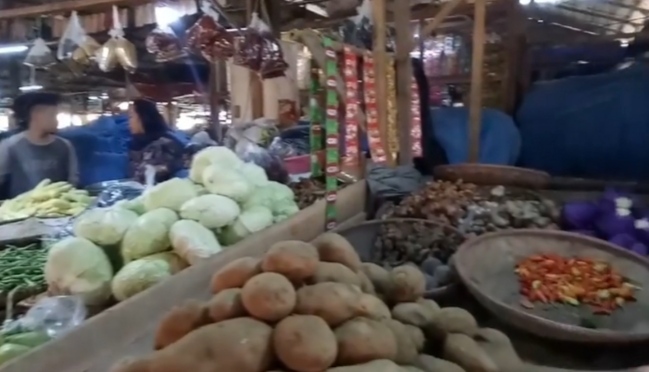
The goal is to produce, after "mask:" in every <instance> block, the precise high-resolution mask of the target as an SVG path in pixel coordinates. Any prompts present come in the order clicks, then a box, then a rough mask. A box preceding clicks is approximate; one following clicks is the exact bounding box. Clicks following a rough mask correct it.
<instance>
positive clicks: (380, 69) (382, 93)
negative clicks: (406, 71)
mask: <svg viewBox="0 0 649 372" xmlns="http://www.w3.org/2000/svg"><path fill="white" fill-rule="evenodd" d="M385 3H386V0H374V1H372V19H373V20H374V45H373V55H374V78H375V82H376V106H377V111H378V112H377V114H378V115H377V116H378V120H379V127H380V128H381V140H382V142H383V148H384V149H385V150H386V153H387V154H389V155H388V164H389V165H390V166H394V165H395V158H394V156H395V155H396V154H393V153H392V152H391V151H390V146H389V145H390V143H389V135H388V84H387V79H386V77H387V71H388V56H387V54H386V51H385V45H386V43H387V22H386V4H385ZM389 68H392V66H390V67H389Z"/></svg>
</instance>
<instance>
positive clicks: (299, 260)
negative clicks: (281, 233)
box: [261, 240, 319, 283]
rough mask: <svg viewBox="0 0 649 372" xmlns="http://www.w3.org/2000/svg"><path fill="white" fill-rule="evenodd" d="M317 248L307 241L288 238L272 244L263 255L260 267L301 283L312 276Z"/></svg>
mask: <svg viewBox="0 0 649 372" xmlns="http://www.w3.org/2000/svg"><path fill="white" fill-rule="evenodd" d="M318 262H319V258H318V250H317V249H316V248H315V247H314V246H312V245H311V244H309V243H305V242H301V241H299V240H289V241H283V242H278V243H275V244H273V245H272V246H271V247H270V249H269V250H268V252H266V254H265V255H264V258H263V260H262V262H261V268H262V270H263V271H265V272H273V273H279V274H282V275H284V276H285V277H287V278H289V279H290V280H291V281H294V282H296V283H301V282H302V281H303V280H304V279H306V278H308V277H310V276H313V274H314V273H315V271H316V267H317V265H318Z"/></svg>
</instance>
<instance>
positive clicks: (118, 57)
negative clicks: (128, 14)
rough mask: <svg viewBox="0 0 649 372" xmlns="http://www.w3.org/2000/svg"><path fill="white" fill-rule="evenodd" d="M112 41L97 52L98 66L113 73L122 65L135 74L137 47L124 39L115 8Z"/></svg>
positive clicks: (110, 33)
mask: <svg viewBox="0 0 649 372" xmlns="http://www.w3.org/2000/svg"><path fill="white" fill-rule="evenodd" d="M108 34H109V35H110V39H108V41H107V42H105V43H104V45H102V47H101V48H100V49H99V50H98V51H97V55H96V58H97V64H98V65H99V68H100V69H101V70H102V71H105V72H107V71H111V70H113V69H114V68H115V67H117V65H118V64H119V65H121V66H122V67H123V68H124V69H125V70H126V71H128V72H130V73H133V72H135V69H136V68H137V52H136V50H135V45H133V44H132V43H131V42H130V41H128V40H126V39H125V38H124V30H123V29H122V24H121V22H120V20H119V12H118V10H117V7H116V6H113V28H112V29H111V30H110V31H109V32H108Z"/></svg>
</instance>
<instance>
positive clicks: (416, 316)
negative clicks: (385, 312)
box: [392, 302, 433, 327]
mask: <svg viewBox="0 0 649 372" xmlns="http://www.w3.org/2000/svg"><path fill="white" fill-rule="evenodd" d="M392 317H393V318H394V319H396V320H398V321H400V322H401V323H404V324H410V325H414V326H416V327H424V326H426V325H428V324H430V323H431V322H432V321H433V315H432V314H431V313H430V312H429V311H427V309H426V308H425V307H424V306H423V305H420V304H418V303H416V302H402V303H400V304H397V305H395V306H394V307H393V308H392Z"/></svg>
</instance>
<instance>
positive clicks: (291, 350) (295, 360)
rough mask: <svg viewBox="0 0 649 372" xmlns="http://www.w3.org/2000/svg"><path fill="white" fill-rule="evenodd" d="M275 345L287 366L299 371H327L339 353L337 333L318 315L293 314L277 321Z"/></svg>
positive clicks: (277, 353) (276, 351) (281, 359)
mask: <svg viewBox="0 0 649 372" xmlns="http://www.w3.org/2000/svg"><path fill="white" fill-rule="evenodd" d="M273 348H274V350H275V354H276V355H277V357H278V358H279V360H280V361H281V362H282V363H283V364H284V366H286V367H287V368H289V369H290V370H292V371H296V372H320V371H324V370H326V369H327V368H329V367H331V366H332V365H333V364H334V362H335V361H336V355H337V354H338V343H337V341H336V336H335V335H334V333H333V331H332V330H331V328H329V325H327V323H326V322H325V321H324V320H322V318H320V317H317V316H315V315H291V316H289V317H287V318H284V319H283V320H281V321H280V322H279V323H277V325H276V326H275V331H274V332H273Z"/></svg>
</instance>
